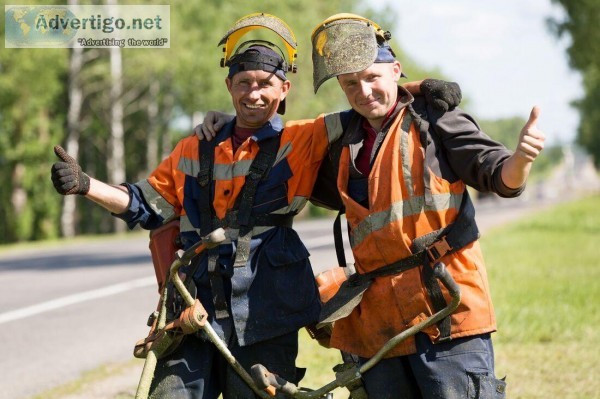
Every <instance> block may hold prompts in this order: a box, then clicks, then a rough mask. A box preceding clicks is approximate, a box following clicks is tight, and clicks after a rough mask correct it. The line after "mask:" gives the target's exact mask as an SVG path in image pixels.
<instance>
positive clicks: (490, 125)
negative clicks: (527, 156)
mask: <svg viewBox="0 0 600 399" xmlns="http://www.w3.org/2000/svg"><path fill="white" fill-rule="evenodd" d="M525 122H527V121H526V120H525V119H523V118H521V117H514V118H506V119H494V120H481V121H479V125H480V128H481V130H483V131H484V132H485V133H486V134H487V135H488V136H490V137H491V138H492V139H494V140H496V141H498V142H500V143H502V144H504V145H505V146H506V147H507V148H509V149H511V150H514V149H515V148H516V147H517V144H518V141H519V133H520V132H521V129H523V126H525ZM562 157H563V151H562V148H561V147H560V146H553V147H546V148H544V150H543V151H542V152H541V154H540V155H539V156H538V157H537V159H536V160H535V164H534V167H533V168H532V170H531V177H530V179H531V180H534V181H535V180H537V179H539V178H542V177H545V176H547V174H548V173H549V172H550V171H551V170H552V168H554V167H555V166H556V165H558V164H559V163H560V161H561V160H562Z"/></svg>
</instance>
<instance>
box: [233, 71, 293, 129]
mask: <svg viewBox="0 0 600 399" xmlns="http://www.w3.org/2000/svg"><path fill="white" fill-rule="evenodd" d="M225 83H226V84H227V90H229V93H230V94H231V100H232V102H233V106H234V108H235V111H236V125H237V126H239V127H243V128H251V129H256V128H260V127H262V126H263V125H264V124H265V123H266V122H267V121H269V119H271V117H272V116H273V115H274V114H275V113H276V112H277V107H278V106H279V103H280V102H281V101H283V99H285V97H286V96H287V93H288V91H289V90H290V87H291V82H290V81H289V80H286V81H283V80H281V79H280V78H278V77H277V76H275V75H274V74H273V73H272V72H266V71H262V70H255V71H242V72H238V73H236V74H235V75H233V76H232V77H231V78H227V79H225Z"/></svg>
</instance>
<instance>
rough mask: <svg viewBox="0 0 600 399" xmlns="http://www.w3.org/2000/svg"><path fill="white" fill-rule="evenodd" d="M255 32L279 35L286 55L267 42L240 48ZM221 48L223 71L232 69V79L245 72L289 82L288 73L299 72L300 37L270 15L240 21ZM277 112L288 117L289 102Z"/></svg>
mask: <svg viewBox="0 0 600 399" xmlns="http://www.w3.org/2000/svg"><path fill="white" fill-rule="evenodd" d="M255 29H268V30H270V31H272V32H274V33H276V34H277V36H279V38H281V40H282V42H283V44H284V46H285V49H286V51H285V53H284V52H283V51H282V50H281V48H279V47H278V46H276V45H275V44H273V43H272V42H269V41H265V40H249V41H246V42H243V43H242V44H240V45H239V46H237V47H236V45H237V43H238V42H239V40H240V38H241V37H242V36H244V35H246V34H247V33H248V32H250V31H253V30H255ZM219 46H223V58H221V67H223V68H225V67H228V68H229V74H228V76H229V77H232V76H233V75H234V74H235V73H237V72H241V71H250V70H264V71H267V72H272V73H273V74H275V75H276V76H277V77H279V78H280V79H282V80H287V77H286V75H285V74H286V72H292V73H295V72H296V71H297V66H296V60H297V56H298V55H297V53H296V47H297V44H296V37H295V36H294V33H293V32H292V30H291V29H290V27H289V26H288V25H287V24H286V23H285V22H283V21H282V20H281V19H279V18H277V17H275V16H273V15H270V14H265V13H254V14H249V15H246V16H245V17H243V18H241V19H239V20H238V21H237V22H236V23H235V24H234V25H233V27H232V28H231V29H229V31H227V33H226V34H225V36H223V38H222V39H221V41H220V42H219ZM286 55H287V60H286ZM277 112H278V113H279V114H284V113H285V99H284V100H283V101H281V102H280V103H279V107H278V108H277Z"/></svg>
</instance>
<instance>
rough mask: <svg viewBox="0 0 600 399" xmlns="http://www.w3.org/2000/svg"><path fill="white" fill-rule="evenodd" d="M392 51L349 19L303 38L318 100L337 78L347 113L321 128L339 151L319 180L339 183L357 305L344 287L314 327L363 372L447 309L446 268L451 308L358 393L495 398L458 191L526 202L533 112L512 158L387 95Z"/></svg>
mask: <svg viewBox="0 0 600 399" xmlns="http://www.w3.org/2000/svg"><path fill="white" fill-rule="evenodd" d="M390 38H391V35H390V33H389V32H386V31H384V30H383V29H381V28H380V27H379V26H378V25H377V24H376V23H374V22H373V21H370V20H368V19H366V18H363V17H361V16H358V15H353V14H339V15H334V16H332V17H330V18H328V19H326V20H325V21H323V22H322V23H321V24H319V25H318V26H317V28H316V29H315V30H314V31H313V34H312V46H313V78H314V79H313V83H314V89H315V92H316V91H317V90H318V88H319V86H320V85H321V84H322V83H323V82H325V81H326V80H328V79H330V78H332V77H336V78H337V80H338V83H339V85H340V87H341V89H342V90H343V91H344V94H345V95H346V97H347V99H348V102H349V103H350V105H351V106H352V110H349V111H346V112H342V113H339V114H335V115H334V116H332V117H330V119H331V120H330V121H329V123H327V125H328V128H329V131H330V132H334V131H339V130H341V131H343V137H342V139H341V141H342V143H341V149H340V150H339V152H338V154H337V156H336V157H334V158H333V161H334V162H332V164H331V166H329V169H328V170H329V171H330V172H331V171H332V170H333V171H334V172H335V174H334V177H331V174H329V175H328V176H326V177H324V178H326V180H325V182H324V185H327V184H331V182H332V181H336V182H337V191H338V193H339V198H338V199H337V200H338V201H341V206H342V207H343V208H344V209H345V213H346V219H347V221H348V225H349V227H348V230H349V239H350V244H351V247H352V253H353V255H354V259H355V262H356V264H355V267H356V271H357V274H355V275H354V276H353V277H352V278H351V279H350V280H351V281H352V283H351V284H350V285H352V287H353V288H352V289H353V290H354V291H353V292H350V290H345V289H344V287H342V289H340V291H339V292H338V293H337V295H338V298H335V297H334V299H336V300H331V301H329V302H327V303H326V304H325V305H324V307H323V310H322V314H321V321H323V322H329V323H330V322H335V323H334V327H333V333H332V336H331V346H332V347H335V348H339V349H341V350H343V351H345V352H350V353H354V354H356V355H359V356H360V357H361V361H362V362H363V363H364V362H366V361H367V360H368V359H369V358H371V357H373V356H374V355H375V354H376V353H377V351H378V350H379V349H380V348H381V347H382V346H383V345H384V344H385V343H386V342H387V341H388V340H389V339H390V338H392V337H394V336H395V335H397V334H399V333H400V332H402V331H404V330H406V329H407V328H409V327H410V326H413V325H415V324H417V323H419V322H420V321H421V320H424V319H425V318H427V317H429V316H431V315H432V314H433V313H435V312H436V311H438V310H439V309H441V308H443V307H444V306H446V302H447V298H448V292H447V291H446V290H445V288H443V287H441V286H440V284H438V282H437V281H436V279H435V278H434V277H433V267H434V266H435V265H436V264H438V263H440V262H441V263H444V264H445V265H446V267H447V269H448V271H449V272H450V274H451V275H452V276H453V277H454V279H455V280H456V282H457V283H458V285H459V287H460V289H461V292H462V300H461V304H460V306H459V307H458V309H457V310H456V311H455V312H454V313H453V314H452V315H451V316H450V317H448V318H446V319H445V320H443V321H441V322H440V323H439V324H438V325H434V326H433V327H431V328H427V329H426V330H425V331H422V332H419V333H417V334H416V335H415V336H413V337H410V338H408V339H407V340H405V341H403V342H402V343H400V344H399V345H398V346H397V347H395V349H393V350H391V351H390V352H389V353H388V354H387V355H386V356H387V357H386V358H385V359H383V360H382V361H381V362H379V363H378V364H377V365H376V366H374V367H373V368H372V369H371V370H369V371H367V372H366V373H365V374H364V375H363V382H364V384H365V388H366V391H367V393H368V395H369V397H370V398H374V399H383V398H390V399H399V398H445V399H454V398H455V399H464V398H503V397H504V395H505V394H504V390H505V382H504V381H502V380H498V379H496V378H495V375H494V356H493V349H492V342H491V339H490V333H491V332H493V331H495V330H496V322H495V318H494V310H493V306H492V301H491V297H490V290H489V286H488V281H487V275H486V270H485V266H484V262H483V257H482V254H481V249H480V247H479V243H478V241H477V239H478V237H479V234H478V231H477V226H476V224H475V220H474V209H473V206H472V204H471V202H470V200H469V196H468V192H467V185H469V186H471V187H473V188H475V189H477V190H479V191H484V192H494V193H496V194H498V195H500V196H502V197H515V196H518V195H520V194H521V193H522V192H523V190H524V188H525V182H526V180H527V177H528V175H529V171H530V169H531V166H532V163H533V161H534V160H535V158H536V157H537V156H538V154H539V153H540V151H541V150H542V149H543V146H544V134H543V132H541V131H540V130H539V129H538V128H537V118H538V115H539V109H538V108H537V107H534V108H533V110H532V112H531V116H530V119H529V121H528V122H527V123H526V125H525V126H524V127H523V129H522V130H521V132H520V133H519V132H516V133H515V134H517V135H519V143H518V145H517V148H516V150H515V151H509V150H508V149H506V148H505V147H504V146H503V145H501V144H500V143H497V142H494V141H493V140H491V139H490V138H489V137H488V136H486V135H485V134H484V133H483V132H481V131H480V129H479V127H478V125H477V124H476V123H475V122H474V120H473V118H472V117H470V116H469V115H467V114H466V113H465V112H463V111H462V110H460V109H459V108H455V109H450V110H448V112H445V113H444V112H440V111H439V110H437V109H435V108H434V107H431V106H430V105H428V104H426V103H425V102H424V101H423V99H422V98H419V97H416V98H415V97H413V96H412V95H411V94H410V93H408V92H407V91H406V90H404V89H403V88H402V87H401V86H398V81H399V79H400V77H401V76H402V66H401V64H400V62H398V61H397V60H396V59H395V55H394V53H393V51H392V49H391V47H390V45H389V43H388V41H389V39H390ZM324 185H322V186H324ZM332 202H333V203H334V202H335V201H332ZM359 286H362V287H359ZM357 287H358V288H361V289H359V290H357ZM357 291H359V292H360V294H362V299H361V298H358V299H359V300H358V301H357V300H356V299H357V294H356V292H357ZM350 300H352V301H350ZM350 302H351V303H352V304H353V305H351V306H344V305H343V304H344V303H350ZM356 303H358V305H355V304H356ZM340 304H342V305H340ZM354 305H355V307H354Z"/></svg>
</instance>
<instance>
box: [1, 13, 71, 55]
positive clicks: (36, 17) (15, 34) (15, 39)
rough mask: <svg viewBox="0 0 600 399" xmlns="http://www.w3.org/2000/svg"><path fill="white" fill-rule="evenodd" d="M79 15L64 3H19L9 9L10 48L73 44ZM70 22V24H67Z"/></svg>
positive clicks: (7, 21) (6, 19) (7, 20)
mask: <svg viewBox="0 0 600 399" xmlns="http://www.w3.org/2000/svg"><path fill="white" fill-rule="evenodd" d="M74 18H76V17H75V15H73V13H72V12H71V11H70V10H69V9H67V8H66V7H64V6H63V7H61V6H16V7H13V8H10V9H8V10H7V11H6V12H5V34H6V36H5V42H6V46H7V47H71V46H70V43H71V40H73V38H74V37H75V35H76V34H77V30H76V29H72V28H71V27H70V26H68V23H67V24H65V21H71V20H73V19H74ZM65 25H66V26H65Z"/></svg>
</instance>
